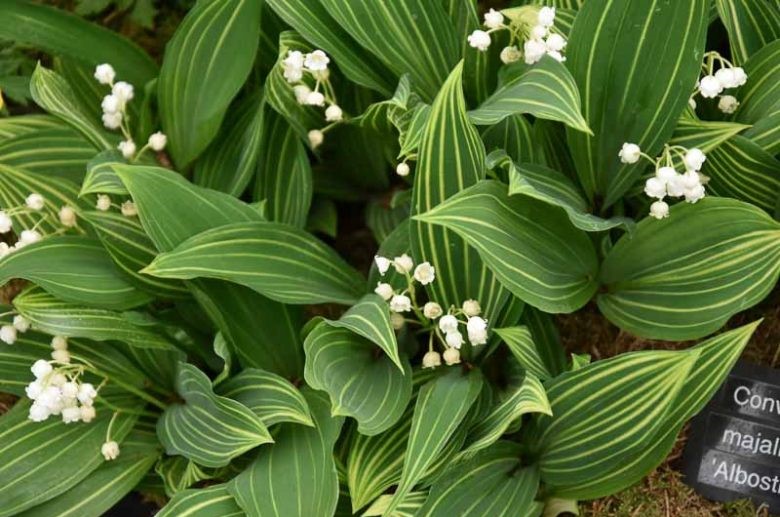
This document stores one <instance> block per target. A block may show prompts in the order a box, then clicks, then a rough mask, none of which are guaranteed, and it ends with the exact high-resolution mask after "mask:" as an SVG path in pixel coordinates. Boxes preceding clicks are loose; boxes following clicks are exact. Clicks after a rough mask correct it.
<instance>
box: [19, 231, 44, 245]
mask: <svg viewBox="0 0 780 517" xmlns="http://www.w3.org/2000/svg"><path fill="white" fill-rule="evenodd" d="M42 238H43V236H42V235H41V234H40V233H38V232H37V231H36V230H24V231H23V232H22V233H21V234H20V235H19V240H18V241H17V242H16V247H17V249H18V248H22V247H24V246H27V245H28V244H34V243H36V242H38V241H40V240H41V239H42Z"/></svg>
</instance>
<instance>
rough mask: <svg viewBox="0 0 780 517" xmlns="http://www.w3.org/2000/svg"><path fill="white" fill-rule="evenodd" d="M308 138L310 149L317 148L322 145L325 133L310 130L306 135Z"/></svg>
mask: <svg viewBox="0 0 780 517" xmlns="http://www.w3.org/2000/svg"><path fill="white" fill-rule="evenodd" d="M307 136H308V138H309V145H310V146H311V148H312V149H316V148H318V147H319V146H320V145H322V142H323V141H324V140H325V133H323V132H322V131H320V130H319V129H312V130H311V131H309V133H308V135H307Z"/></svg>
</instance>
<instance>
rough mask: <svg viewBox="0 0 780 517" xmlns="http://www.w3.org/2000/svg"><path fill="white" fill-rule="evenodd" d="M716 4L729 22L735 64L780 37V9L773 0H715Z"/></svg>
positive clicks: (727, 23) (727, 29)
mask: <svg viewBox="0 0 780 517" xmlns="http://www.w3.org/2000/svg"><path fill="white" fill-rule="evenodd" d="M715 6H716V7H717V9H718V16H719V17H720V19H721V21H722V22H723V25H725V26H726V31H727V32H728V35H729V45H730V47H731V59H732V61H733V62H734V63H735V64H736V65H742V64H744V63H745V62H746V61H747V60H748V58H750V56H752V55H753V54H755V53H756V51H758V50H761V49H762V48H763V47H764V46H766V45H767V44H769V43H771V42H773V41H775V40H776V39H780V9H778V5H777V2H775V1H774V0H715Z"/></svg>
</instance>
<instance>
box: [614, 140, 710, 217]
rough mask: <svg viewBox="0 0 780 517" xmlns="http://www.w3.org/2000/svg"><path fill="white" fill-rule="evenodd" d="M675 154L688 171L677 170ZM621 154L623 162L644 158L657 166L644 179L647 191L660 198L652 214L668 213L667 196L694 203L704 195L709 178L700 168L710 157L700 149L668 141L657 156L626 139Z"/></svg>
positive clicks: (664, 214)
mask: <svg viewBox="0 0 780 517" xmlns="http://www.w3.org/2000/svg"><path fill="white" fill-rule="evenodd" d="M673 155H677V156H678V157H679V158H681V159H682V164H683V166H684V167H685V172H678V171H677V170H675V168H674V166H673ZM618 156H619V157H620V161H622V162H623V163H631V164H633V163H637V162H638V161H639V160H640V158H645V159H647V160H649V161H650V162H651V163H652V164H653V166H654V167H655V174H654V175H653V176H652V177H651V178H648V179H647V181H646V182H645V194H647V195H648V196H650V197H651V198H654V199H657V201H655V202H653V204H652V205H650V215H651V216H652V217H655V218H656V219H664V218H665V217H668V216H669V205H668V204H667V203H666V202H665V201H664V198H665V197H666V196H669V197H673V198H680V197H684V198H685V201H687V202H688V203H695V202H697V201H698V200H700V199H702V198H703V197H704V195H705V189H704V185H706V183H707V181H709V178H707V177H706V176H705V175H704V174H702V173H701V172H700V170H701V167H702V165H704V161H705V160H706V159H707V157H706V156H705V155H704V153H703V152H702V151H701V149H697V148H695V147H694V148H691V149H686V148H684V147H682V146H677V145H675V146H669V145H667V146H665V147H664V151H663V153H662V154H661V156H659V157H658V158H657V159H655V160H654V159H653V158H651V157H650V156H648V155H646V154H645V153H643V152H642V151H641V149H640V148H639V146H638V145H636V144H631V143H628V142H626V143H624V144H623V148H622V149H621V150H620V152H619V153H618Z"/></svg>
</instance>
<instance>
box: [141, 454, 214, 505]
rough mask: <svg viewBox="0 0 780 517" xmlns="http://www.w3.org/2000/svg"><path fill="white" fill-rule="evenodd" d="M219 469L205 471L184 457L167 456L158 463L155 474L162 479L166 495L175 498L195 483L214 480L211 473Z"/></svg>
mask: <svg viewBox="0 0 780 517" xmlns="http://www.w3.org/2000/svg"><path fill="white" fill-rule="evenodd" d="M218 470H219V469H204V468H201V467H199V466H198V464H197V463H195V462H194V461H192V460H190V459H187V458H185V457H184V456H165V457H163V458H161V459H160V461H159V462H157V466H156V467H155V472H156V473H157V474H158V475H159V476H160V477H161V478H162V480H163V485H164V487H165V495H167V496H168V497H174V496H175V495H176V494H178V493H179V492H181V491H182V490H186V489H188V488H189V487H191V486H192V485H194V484H195V483H197V482H199V481H203V480H206V479H212V477H213V476H212V475H211V472H216V471H218Z"/></svg>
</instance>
